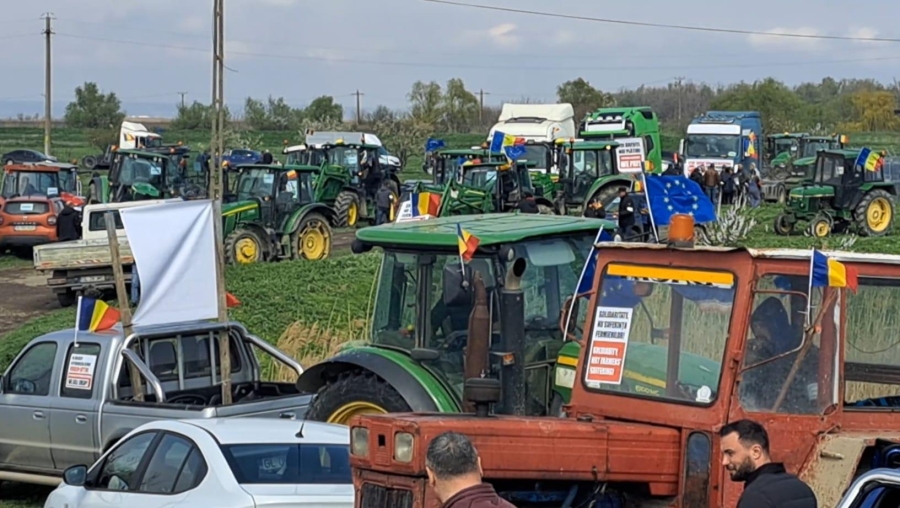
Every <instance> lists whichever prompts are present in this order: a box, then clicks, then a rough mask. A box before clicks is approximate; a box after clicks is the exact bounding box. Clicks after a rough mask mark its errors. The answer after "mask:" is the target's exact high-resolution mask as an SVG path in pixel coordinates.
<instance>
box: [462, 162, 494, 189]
mask: <svg viewBox="0 0 900 508" xmlns="http://www.w3.org/2000/svg"><path fill="white" fill-rule="evenodd" d="M496 181H497V168H496V167H494V166H485V167H481V168H475V169H467V170H466V171H465V172H464V173H463V178H462V183H463V185H468V186H471V187H477V188H479V189H486V190H491V188H492V187H493V186H494V182H496Z"/></svg>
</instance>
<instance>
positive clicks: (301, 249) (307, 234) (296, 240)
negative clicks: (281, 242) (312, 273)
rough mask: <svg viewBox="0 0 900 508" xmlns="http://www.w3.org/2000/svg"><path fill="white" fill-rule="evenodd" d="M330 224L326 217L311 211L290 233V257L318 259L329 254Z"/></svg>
mask: <svg viewBox="0 0 900 508" xmlns="http://www.w3.org/2000/svg"><path fill="white" fill-rule="evenodd" d="M331 238H332V234H331V226H329V225H328V219H326V218H325V217H324V216H322V215H321V214H318V213H311V214H309V215H307V216H306V217H304V218H303V220H301V221H300V226H299V227H298V228H297V231H296V232H295V233H294V234H293V235H291V258H292V259H306V260H309V261H318V260H320V259H325V258H327V257H328V255H329V254H331Z"/></svg>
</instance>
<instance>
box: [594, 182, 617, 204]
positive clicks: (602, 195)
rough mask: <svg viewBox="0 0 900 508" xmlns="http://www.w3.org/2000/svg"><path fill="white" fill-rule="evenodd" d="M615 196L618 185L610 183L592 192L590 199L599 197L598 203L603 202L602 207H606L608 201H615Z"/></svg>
mask: <svg viewBox="0 0 900 508" xmlns="http://www.w3.org/2000/svg"><path fill="white" fill-rule="evenodd" d="M617 197H619V187H618V186H616V185H610V186H609V187H606V188H604V189H603V190H601V191H600V192H598V193H597V194H594V195H593V197H591V200H594V199H600V203H602V204H603V208H606V207H607V206H609V204H610V203H612V202H613V201H615V200H616V198H617Z"/></svg>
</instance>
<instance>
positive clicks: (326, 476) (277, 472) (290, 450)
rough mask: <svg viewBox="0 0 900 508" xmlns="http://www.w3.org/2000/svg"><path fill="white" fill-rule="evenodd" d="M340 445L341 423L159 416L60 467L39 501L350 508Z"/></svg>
mask: <svg viewBox="0 0 900 508" xmlns="http://www.w3.org/2000/svg"><path fill="white" fill-rule="evenodd" d="M349 447H350V432H349V429H348V428H347V427H345V426H342V425H333V424H327V423H318V422H305V421H294V420H276V419H262V418H233V419H218V420H217V419H211V420H160V421H155V422H151V423H147V424H145V425H142V426H140V427H138V428H137V429H135V430H134V431H132V432H131V433H129V434H128V435H127V436H125V437H124V438H123V439H122V440H121V441H119V442H118V443H117V444H116V446H115V447H113V448H112V449H110V450H109V451H107V452H106V453H105V454H103V456H102V457H100V460H98V461H97V462H96V463H95V464H94V465H93V467H91V468H90V469H88V468H87V467H86V466H73V467H71V468H69V469H67V470H66V472H65V477H64V481H63V483H62V484H60V486H59V487H58V488H57V489H56V490H54V491H53V492H52V493H50V497H49V498H47V502H46V503H45V504H44V508H100V507H103V508H109V507H112V506H122V507H126V508H162V507H171V506H208V507H215V508H261V507H266V506H273V507H274V506H277V507H279V508H287V507H292V506H297V507H300V506H302V507H305V508H352V507H353V483H352V480H351V476H350V450H349Z"/></svg>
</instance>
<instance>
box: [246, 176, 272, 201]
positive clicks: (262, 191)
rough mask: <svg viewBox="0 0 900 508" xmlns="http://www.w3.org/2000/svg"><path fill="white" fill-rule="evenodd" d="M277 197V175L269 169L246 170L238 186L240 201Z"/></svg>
mask: <svg viewBox="0 0 900 508" xmlns="http://www.w3.org/2000/svg"><path fill="white" fill-rule="evenodd" d="M274 195H275V173H274V172H272V171H271V170H268V169H258V168H253V169H244V170H242V171H241V176H240V178H239V179H238V184H237V199H238V201H247V200H249V199H254V198H256V199H263V198H266V197H268V198H270V199H271V198H272V197H273V196H274Z"/></svg>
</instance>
